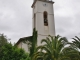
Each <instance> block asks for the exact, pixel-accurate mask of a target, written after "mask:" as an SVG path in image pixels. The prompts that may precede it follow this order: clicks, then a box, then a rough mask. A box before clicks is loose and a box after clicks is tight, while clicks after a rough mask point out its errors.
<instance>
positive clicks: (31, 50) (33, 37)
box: [30, 28, 37, 57]
mask: <svg viewBox="0 0 80 60" xmlns="http://www.w3.org/2000/svg"><path fill="white" fill-rule="evenodd" d="M31 43H32V45H31V49H30V56H31V57H32V55H33V54H34V53H35V52H36V46H37V31H36V29H35V28H34V29H33V36H32V40H31Z"/></svg>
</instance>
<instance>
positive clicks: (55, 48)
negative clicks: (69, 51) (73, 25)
mask: <svg viewBox="0 0 80 60" xmlns="http://www.w3.org/2000/svg"><path fill="white" fill-rule="evenodd" d="M43 42H45V44H44V45H42V46H39V47H38V48H37V52H36V53H35V54H34V57H33V59H34V60H35V59H36V58H40V59H41V58H42V59H44V60H60V55H61V52H62V49H63V48H64V46H65V45H66V44H67V43H68V40H67V39H66V38H65V37H61V36H59V35H57V36H55V37H52V36H49V37H47V38H46V39H42V41H41V43H43Z"/></svg>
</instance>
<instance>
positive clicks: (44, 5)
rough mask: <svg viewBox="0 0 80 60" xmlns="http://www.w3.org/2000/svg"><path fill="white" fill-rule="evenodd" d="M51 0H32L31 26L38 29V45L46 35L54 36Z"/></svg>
mask: <svg viewBox="0 0 80 60" xmlns="http://www.w3.org/2000/svg"><path fill="white" fill-rule="evenodd" d="M53 4H54V2H53V1H52V0H34V1H33V4H32V6H31V7H32V8H33V28H35V29H36V30H37V31H38V45H40V42H41V40H42V39H45V38H46V37H47V36H48V35H51V36H55V23H54V12H53Z"/></svg>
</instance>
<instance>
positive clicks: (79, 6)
mask: <svg viewBox="0 0 80 60" xmlns="http://www.w3.org/2000/svg"><path fill="white" fill-rule="evenodd" d="M53 1H54V2H55V3H54V4H53V8H54V20H55V30H56V35H58V34H59V35H61V36H63V37H64V36H65V37H67V38H68V39H69V40H70V39H71V38H73V37H74V36H80V20H79V19H80V0H53ZM32 3H33V0H0V33H3V34H4V35H6V36H7V37H8V38H10V39H11V40H10V41H11V42H12V43H14V42H15V43H16V42H17V41H18V40H19V38H22V37H27V36H31V35H32V8H31V5H32Z"/></svg>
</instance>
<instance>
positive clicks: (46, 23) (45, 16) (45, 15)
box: [43, 11, 48, 26]
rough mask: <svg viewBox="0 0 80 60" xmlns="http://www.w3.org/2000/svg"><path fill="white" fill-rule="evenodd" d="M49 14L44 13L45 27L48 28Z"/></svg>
mask: <svg viewBox="0 0 80 60" xmlns="http://www.w3.org/2000/svg"><path fill="white" fill-rule="evenodd" d="M47 15H48V14H47V12H46V11H44V13H43V17H44V26H48V19H47Z"/></svg>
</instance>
